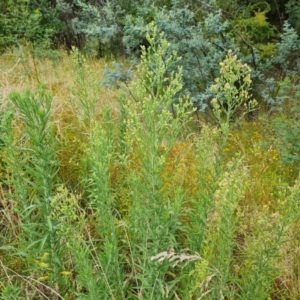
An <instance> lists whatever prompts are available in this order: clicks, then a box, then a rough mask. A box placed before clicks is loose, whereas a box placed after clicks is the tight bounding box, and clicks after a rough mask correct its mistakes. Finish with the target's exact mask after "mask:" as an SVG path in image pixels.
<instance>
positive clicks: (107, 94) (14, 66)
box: [0, 50, 119, 114]
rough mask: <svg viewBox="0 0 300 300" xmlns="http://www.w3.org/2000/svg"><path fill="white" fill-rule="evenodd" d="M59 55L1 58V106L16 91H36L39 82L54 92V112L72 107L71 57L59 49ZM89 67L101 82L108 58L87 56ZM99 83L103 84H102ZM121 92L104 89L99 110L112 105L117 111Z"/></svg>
mask: <svg viewBox="0 0 300 300" xmlns="http://www.w3.org/2000/svg"><path fill="white" fill-rule="evenodd" d="M57 56H58V57H57V58H56V59H54V60H51V59H49V58H48V59H33V57H32V56H31V55H30V53H29V52H28V51H24V52H23V53H22V54H20V53H17V52H11V53H5V54H3V55H2V56H1V57H0V82H1V92H0V93H1V94H0V97H1V99H2V101H1V106H2V107H3V105H7V101H6V99H7V97H8V95H9V94H10V93H11V92H13V91H17V92H22V91H24V90H25V89H31V90H37V89H38V87H39V85H40V83H44V84H46V89H47V90H49V91H51V92H52V94H53V110H54V114H56V113H61V112H62V111H65V110H66V109H70V104H69V97H70V93H71V88H72V84H73V82H74V68H73V63H72V60H71V57H70V56H69V55H68V54H67V53H66V52H65V51H62V50H61V51H59V52H57ZM86 62H87V67H88V69H89V70H91V71H92V73H93V74H94V76H96V79H97V80H99V82H100V81H101V80H102V74H103V71H104V68H105V66H106V65H107V64H109V61H106V60H105V59H95V58H88V59H87V61H86ZM99 84H100V83H99ZM118 97H119V92H118V91H114V90H107V89H104V88H103V89H101V93H99V102H98V107H97V108H98V111H101V108H102V107H103V106H104V105H109V106H110V107H111V109H112V112H113V113H116V114H117V112H118V104H117V100H118Z"/></svg>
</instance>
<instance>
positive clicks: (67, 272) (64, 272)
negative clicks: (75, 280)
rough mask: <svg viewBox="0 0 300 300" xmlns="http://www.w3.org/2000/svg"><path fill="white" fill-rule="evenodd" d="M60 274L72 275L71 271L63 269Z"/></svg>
mask: <svg viewBox="0 0 300 300" xmlns="http://www.w3.org/2000/svg"><path fill="white" fill-rule="evenodd" d="M60 274H62V275H65V276H69V275H71V272H69V271H62V272H60Z"/></svg>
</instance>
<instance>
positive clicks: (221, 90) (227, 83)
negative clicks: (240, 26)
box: [211, 50, 257, 136]
mask: <svg viewBox="0 0 300 300" xmlns="http://www.w3.org/2000/svg"><path fill="white" fill-rule="evenodd" d="M251 83H252V80H251V68H250V67H249V66H248V65H247V64H243V63H242V61H241V60H239V59H238V58H237V56H236V55H234V54H233V52H232V50H229V51H228V53H227V55H226V57H225V59H224V60H223V62H220V75H219V77H217V78H216V79H215V84H214V85H212V86H211V90H212V92H213V93H214V94H215V97H214V98H213V99H212V101H211V104H212V107H213V112H214V115H215V117H216V119H217V122H218V123H219V125H220V127H221V130H222V133H223V134H224V135H225V136H227V135H228V130H229V126H231V125H236V124H238V123H239V122H240V121H241V119H242V118H244V117H245V115H246V114H248V113H250V112H251V111H253V110H255V108H256V106H257V101H256V100H255V99H252V95H251V93H250V91H251Z"/></svg>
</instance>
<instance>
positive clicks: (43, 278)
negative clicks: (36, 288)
mask: <svg viewBox="0 0 300 300" xmlns="http://www.w3.org/2000/svg"><path fill="white" fill-rule="evenodd" d="M47 279H48V276H42V277H40V278H38V280H39V281H45V280H47Z"/></svg>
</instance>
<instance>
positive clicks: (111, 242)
mask: <svg viewBox="0 0 300 300" xmlns="http://www.w3.org/2000/svg"><path fill="white" fill-rule="evenodd" d="M259 14H260V15H259ZM259 16H260V17H261V18H262V22H263V21H264V11H262V12H259V11H258V12H257V14H256V15H255V17H256V18H258V17H259ZM248 22H250V20H248ZM240 26H246V27H247V26H248V23H240ZM266 30H267V32H266V34H269V31H270V34H271V33H272V28H270V27H268V26H267V28H266ZM146 40H147V47H145V46H143V47H142V50H141V51H142V54H141V59H140V62H139V64H138V65H137V68H136V70H135V71H134V72H133V78H134V79H133V81H132V82H130V83H128V84H127V88H126V90H124V91H122V92H120V91H119V90H106V89H104V88H103V87H102V85H101V80H102V78H101V72H102V71H103V69H104V64H105V61H104V60H96V59H95V58H86V57H84V55H82V53H80V51H78V50H77V49H76V48H73V49H72V51H71V53H70V56H67V55H66V54H64V53H61V54H60V57H57V61H56V64H55V61H50V60H47V59H43V60H40V59H36V58H35V57H33V56H32V55H31V54H30V53H29V54H28V55H27V56H23V57H21V58H19V57H17V56H16V57H14V56H13V54H10V55H8V54H4V55H3V56H2V61H1V64H2V65H3V68H2V69H3V70H5V71H3V72H2V73H1V74H0V76H1V115H0V120H1V126H0V132H1V140H0V168H1V169H0V180H1V197H0V209H1V219H0V234H1V241H2V243H1V245H0V297H1V299H66V300H71V299H91V300H93V299H147V300H149V299H155V300H156V299H184V300H185V299H244V300H248V299H253V300H259V299H261V300H266V299H299V294H300V288H299V287H300V285H299V281H300V278H299V276H300V275H299V274H300V263H299V249H300V238H299V236H300V228H299V224H300V222H299V221H300V220H299V219H300V207H299V205H300V203H299V197H300V178H299V176H298V170H299V151H300V148H299V131H300V129H299V125H298V124H297V121H293V119H292V118H291V117H292V116H293V118H294V120H296V117H297V114H298V110H297V108H299V107H298V106H297V101H296V100H299V99H298V98H297V97H298V96H297V94H295V91H291V87H292V86H293V84H292V83H291V82H285V83H282V86H283V87H284V88H286V89H283V88H281V93H283V91H290V93H291V94H290V95H288V94H286V95H283V94H282V95H281V96H289V99H288V100H289V101H288V102H286V107H283V109H282V111H273V112H272V113H270V114H269V115H267V114H263V113H257V114H254V112H255V110H256V109H257V107H258V102H257V100H255V99H254V96H253V95H252V93H253V91H252V87H253V82H252V76H255V74H253V72H252V69H251V67H250V66H249V65H248V64H245V63H242V61H241V60H240V59H239V58H238V56H237V55H236V53H235V52H234V50H229V51H227V52H226V53H225V55H224V57H223V59H222V61H221V62H220V64H219V65H218V72H217V73H216V76H215V78H214V81H211V85H210V87H209V94H210V95H211V96H212V98H211V103H210V105H211V108H212V109H211V115H212V116H211V119H212V121H211V122H210V123H208V122H206V123H205V122H199V119H197V117H196V116H197V115H198V111H196V108H195V106H193V103H192V100H191V98H190V95H183V94H184V93H183V92H182V89H183V88H184V78H185V76H186V74H184V72H185V71H184V70H183V68H182V67H181V66H180V61H181V60H182V59H184V58H181V57H180V56H179V55H178V53H177V52H176V51H175V49H172V48H171V46H170V43H169V42H168V41H167V39H166V35H165V34H164V33H162V32H160V31H159V30H158V27H156V26H155V25H154V24H153V23H150V25H148V26H147V29H146ZM52 63H54V65H52ZM4 66H5V67H4ZM286 74H287V73H286ZM289 76H290V78H295V76H297V75H296V74H289ZM298 76H299V75H298ZM2 79H3V80H2ZM296 81H297V80H296ZM41 82H45V83H46V84H41ZM236 83H239V84H236ZM24 90H25V91H24ZM49 91H51V92H49ZM174 99H175V101H174ZM291 107H292V108H293V109H290V108H291ZM287 112H289V114H290V115H288V114H287ZM289 117H290V118H289ZM195 119H197V122H195ZM289 127H290V128H291V130H289Z"/></svg>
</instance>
